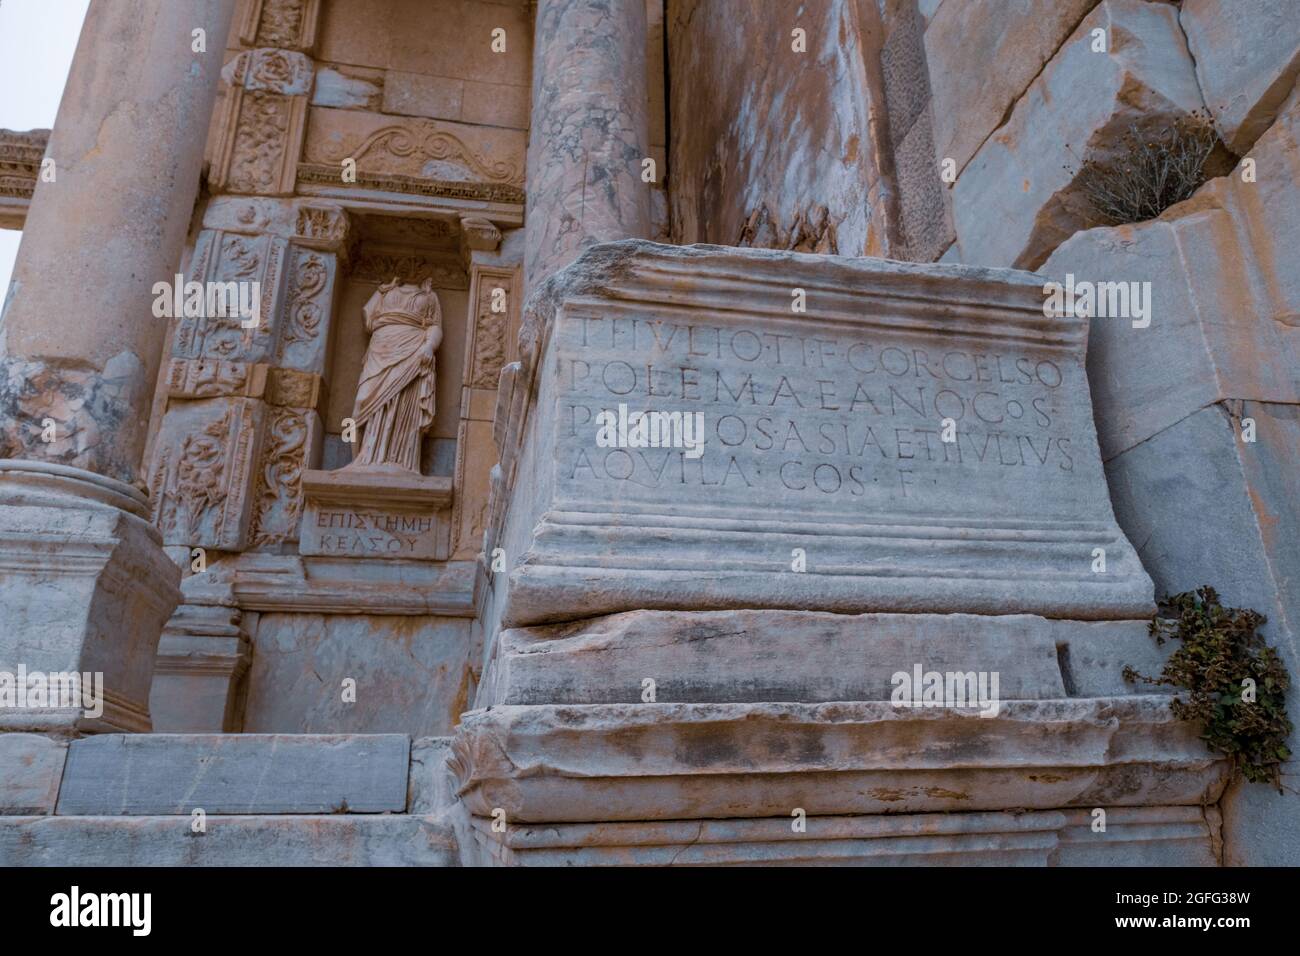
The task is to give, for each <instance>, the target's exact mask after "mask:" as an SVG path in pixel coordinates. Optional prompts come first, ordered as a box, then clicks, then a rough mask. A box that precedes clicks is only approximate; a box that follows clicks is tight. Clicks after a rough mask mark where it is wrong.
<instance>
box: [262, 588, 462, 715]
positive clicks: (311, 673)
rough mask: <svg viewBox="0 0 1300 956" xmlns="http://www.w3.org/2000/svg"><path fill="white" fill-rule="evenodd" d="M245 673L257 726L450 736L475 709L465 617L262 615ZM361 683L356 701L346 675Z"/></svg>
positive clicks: (377, 604)
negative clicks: (468, 710) (471, 701)
mask: <svg viewBox="0 0 1300 956" xmlns="http://www.w3.org/2000/svg"><path fill="white" fill-rule="evenodd" d="M255 644H256V648H257V650H256V653H255V654H254V655H253V660H252V664H251V668H250V670H249V674H248V691H247V694H248V699H247V702H246V704H245V705H244V725H243V727H244V730H245V731H247V732H250V733H282V734H301V733H333V732H347V733H358V734H361V733H410V734H414V735H427V734H446V733H450V731H451V728H452V727H453V726H454V724H455V722H456V719H457V717H458V716H459V715H460V712H461V711H462V710H464V709H465V708H466V707H467V706H468V701H467V699H466V696H467V685H466V652H467V648H468V646H469V620H468V618H465V617H460V618H456V617H431V616H414V615H396V614H392V613H390V612H388V611H387V609H386V608H384V606H383V601H382V596H377V599H376V600H374V601H373V606H372V608H371V613H369V614H361V613H355V612H354V613H351V614H347V613H344V614H286V613H263V614H262V615H261V618H260V620H259V621H258V625H257V634H256V639H255ZM349 679H350V680H351V681H354V682H355V695H354V699H351V700H347V699H345V698H344V693H343V691H344V681H345V680H349Z"/></svg>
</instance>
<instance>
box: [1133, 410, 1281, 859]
mask: <svg viewBox="0 0 1300 956" xmlns="http://www.w3.org/2000/svg"><path fill="white" fill-rule="evenodd" d="M1246 418H1249V419H1251V420H1252V421H1253V422H1254V423H1255V426H1256V429H1257V441H1256V442H1254V443H1245V442H1243V441H1242V440H1241V438H1240V436H1241V423H1242V421H1243V420H1244V419H1246ZM1297 447H1300V406H1297V405H1294V404H1286V405H1282V404H1266V403H1260V402H1244V403H1237V402H1233V403H1225V404H1216V405H1212V406H1210V407H1208V408H1204V409H1201V410H1200V411H1198V412H1195V413H1194V414H1191V415H1189V416H1188V417H1187V418H1185V419H1184V420H1182V421H1180V422H1178V423H1177V424H1175V425H1173V426H1171V427H1169V428H1166V429H1164V430H1163V431H1161V432H1159V433H1158V434H1156V435H1155V436H1153V437H1152V438H1150V439H1148V440H1147V441H1145V442H1142V443H1141V444H1140V445H1137V446H1136V447H1134V448H1131V449H1129V450H1127V451H1124V452H1122V453H1121V454H1119V455H1117V456H1115V458H1113V459H1111V461H1109V462H1108V463H1107V475H1108V477H1109V479H1110V484H1111V496H1112V498H1113V500H1114V502H1115V510H1116V514H1117V516H1118V517H1119V520H1120V523H1121V524H1122V525H1123V526H1124V528H1125V530H1127V531H1128V533H1129V534H1130V535H1132V536H1133V539H1134V540H1135V541H1142V542H1143V545H1142V550H1141V555H1142V561H1143V564H1144V565H1145V566H1146V567H1147V568H1148V569H1149V570H1150V571H1151V574H1152V576H1153V577H1154V578H1155V580H1156V583H1157V585H1158V586H1159V588H1160V590H1161V591H1162V592H1165V593H1177V592H1179V591H1186V590H1190V589H1192V588H1195V587H1199V586H1200V585H1202V584H1207V583H1209V584H1212V585H1213V586H1214V587H1215V588H1216V589H1217V590H1218V591H1219V594H1220V597H1221V599H1222V600H1223V601H1224V603H1226V604H1230V605H1233V606H1236V607H1250V608H1254V609H1255V610H1257V611H1259V612H1260V613H1262V614H1264V615H1265V616H1266V617H1267V618H1268V623H1267V624H1266V625H1265V626H1264V628H1263V629H1262V631H1261V633H1263V635H1264V636H1265V637H1266V638H1267V640H1268V641H1269V642H1270V643H1271V644H1272V645H1273V646H1274V647H1276V648H1277V649H1278V652H1279V654H1280V655H1281V657H1282V660H1283V663H1285V664H1286V666H1287V667H1288V669H1289V670H1290V672H1291V673H1292V674H1293V675H1294V674H1296V673H1297V672H1300V631H1298V630H1297V628H1296V626H1295V623H1294V622H1295V621H1296V620H1300V589H1297V588H1296V587H1295V583H1294V573H1295V572H1294V569H1295V568H1297V567H1300V506H1297V503H1298V502H1300V481H1297V478H1296V475H1295V471H1294V469H1293V468H1292V467H1291V463H1292V462H1293V461H1294V459H1295V449H1296V448H1297ZM1287 709H1288V711H1289V712H1290V713H1291V714H1292V715H1294V714H1296V713H1298V712H1300V687H1298V686H1297V682H1295V681H1294V680H1293V682H1292V688H1291V691H1290V693H1289V694H1288V697H1287ZM1293 719H1294V718H1293ZM1293 737H1294V735H1293ZM1289 746H1290V748H1291V750H1292V753H1293V754H1294V753H1296V752H1300V741H1297V740H1295V739H1292V740H1291V741H1290V743H1289ZM1282 770H1283V780H1284V782H1285V783H1286V785H1287V786H1289V787H1291V788H1292V789H1291V790H1290V791H1288V792H1284V793H1281V794H1279V793H1277V792H1275V791H1273V790H1272V789H1270V788H1268V787H1264V786H1260V785H1257V784H1243V785H1237V786H1234V787H1232V788H1230V790H1229V791H1228V793H1227V794H1226V795H1225V800H1224V804H1223V806H1224V843H1225V857H1226V859H1227V861H1228V862H1229V863H1230V864H1232V865H1277V866H1287V865H1295V863H1296V861H1297V860H1298V859H1300V797H1297V796H1296V794H1295V792H1294V788H1295V786H1296V778H1297V776H1300V762H1298V761H1297V760H1296V759H1295V758H1294V757H1292V759H1291V760H1289V761H1288V762H1287V763H1286V764H1285V765H1284V766H1283V768H1282Z"/></svg>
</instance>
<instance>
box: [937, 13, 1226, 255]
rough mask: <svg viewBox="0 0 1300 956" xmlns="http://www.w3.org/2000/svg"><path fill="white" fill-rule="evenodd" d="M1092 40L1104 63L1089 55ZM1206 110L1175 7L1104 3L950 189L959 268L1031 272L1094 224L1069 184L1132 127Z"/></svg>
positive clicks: (1162, 125)
mask: <svg viewBox="0 0 1300 956" xmlns="http://www.w3.org/2000/svg"><path fill="white" fill-rule="evenodd" d="M1094 29H1102V30H1105V31H1106V36H1107V43H1108V44H1109V46H1108V50H1109V52H1106V53H1100V52H1093V51H1092V48H1091V44H1092V36H1091V33H1092V31H1093V30H1094ZM1203 108H1204V103H1203V101H1202V99H1201V93H1200V88H1199V86H1198V85H1197V83H1196V74H1195V70H1194V69H1193V66H1192V59H1191V57H1190V56H1189V55H1188V53H1187V47H1186V43H1185V42H1184V39H1183V35H1182V31H1181V30H1180V29H1179V27H1178V13H1177V8H1175V7H1172V6H1170V5H1168V4H1163V3H1147V2H1145V0H1104V2H1102V3H1101V4H1099V5H1098V6H1097V7H1096V9H1094V10H1093V11H1092V13H1090V14H1089V15H1088V16H1087V17H1085V18H1084V19H1083V21H1082V22H1081V23H1080V24H1079V26H1078V29H1076V30H1075V31H1074V32H1073V33H1072V34H1071V35H1070V37H1069V39H1068V40H1066V41H1065V43H1064V44H1063V45H1062V46H1061V48H1060V50H1059V51H1058V52H1057V53H1056V55H1055V56H1053V57H1052V59H1051V60H1050V61H1049V62H1048V63H1047V66H1046V67H1044V69H1043V72H1042V73H1041V74H1040V75H1039V76H1038V78H1037V79H1035V80H1034V81H1033V83H1031V84H1030V86H1029V88H1028V90H1027V91H1026V92H1025V94H1024V96H1022V97H1021V98H1020V101H1019V102H1018V103H1017V104H1016V106H1015V109H1014V110H1013V111H1012V113H1011V118H1010V119H1009V120H1008V121H1007V122H1006V123H1005V124H1004V125H1003V126H1002V127H1001V128H999V129H998V130H997V131H996V132H995V133H993V134H992V135H991V136H990V137H989V138H988V140H987V141H986V142H985V143H984V145H983V146H982V147H980V149H979V151H978V152H977V153H976V154H975V156H974V157H973V158H972V159H971V160H970V162H969V163H968V164H967V166H966V168H965V169H964V170H963V171H962V174H961V176H960V177H958V179H957V183H956V185H955V186H954V187H953V192H952V199H953V219H954V221H955V224H956V227H957V242H958V243H959V245H960V246H961V253H962V261H963V262H968V263H977V264H980V265H993V266H1016V267H1019V268H1028V269H1033V268H1037V267H1038V266H1039V265H1041V264H1042V262H1043V260H1044V259H1046V258H1047V257H1048V256H1049V255H1050V254H1051V252H1052V250H1053V249H1055V248H1056V247H1057V246H1058V245H1059V244H1060V243H1062V242H1063V241H1065V240H1066V239H1068V238H1069V237H1070V236H1071V235H1073V234H1074V233H1075V232H1076V231H1078V230H1079V229H1082V228H1085V227H1087V226H1089V225H1092V224H1093V223H1094V222H1095V220H1093V219H1091V216H1092V215H1093V213H1092V212H1091V209H1090V208H1089V206H1088V203H1087V201H1086V200H1085V199H1084V198H1083V197H1082V196H1081V195H1079V194H1078V193H1077V190H1076V189H1075V186H1074V184H1075V180H1076V177H1077V175H1078V173H1077V171H1078V169H1079V166H1080V164H1081V163H1082V162H1083V160H1084V159H1086V158H1095V159H1098V160H1101V161H1104V160H1106V159H1107V158H1108V157H1110V156H1111V155H1113V151H1114V150H1115V149H1116V148H1119V147H1121V146H1122V137H1123V136H1124V134H1126V133H1128V132H1129V130H1130V128H1132V127H1136V128H1138V129H1140V130H1141V129H1153V130H1157V131H1159V130H1164V129H1166V128H1167V127H1168V125H1169V124H1170V123H1171V122H1172V121H1173V120H1174V119H1175V118H1177V117H1179V116H1182V115H1185V114H1188V113H1191V112H1193V111H1194V110H1199V109H1203Z"/></svg>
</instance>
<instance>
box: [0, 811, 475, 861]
mask: <svg viewBox="0 0 1300 956" xmlns="http://www.w3.org/2000/svg"><path fill="white" fill-rule="evenodd" d="M206 825H207V832H206V833H195V832H193V831H192V830H191V827H190V818H189V817H188V816H184V817H177V816H134V817H104V816H97V817H96V816H77V817H66V816H65V817H10V818H7V819H5V818H0V864H3V865H4V866H62V865H66V864H67V862H68V861H69V860H75V861H76V862H77V865H78V866H114V867H121V866H246V867H268V866H458V865H459V859H458V856H457V852H456V840H455V835H454V833H453V831H452V827H451V825H450V824H448V823H445V822H443V821H441V820H435V819H430V818H429V817H419V816H407V815H405V814H402V815H391V816H390V815H385V816H356V815H352V814H331V815H329V816H307V815H303V816H237V817H235V816H225V817H223V816H209V817H208V818H207V824H206Z"/></svg>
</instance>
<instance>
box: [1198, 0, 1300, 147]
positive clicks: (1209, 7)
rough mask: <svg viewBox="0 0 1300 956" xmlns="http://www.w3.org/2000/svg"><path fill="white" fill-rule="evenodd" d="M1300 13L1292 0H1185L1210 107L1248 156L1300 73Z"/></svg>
mask: <svg viewBox="0 0 1300 956" xmlns="http://www.w3.org/2000/svg"><path fill="white" fill-rule="evenodd" d="M1298 14H1300V11H1297V10H1296V8H1295V4H1294V3H1292V2H1291V0H1240V2H1237V3H1232V4H1225V3H1219V2H1216V0H1185V2H1184V3H1183V5H1182V12H1181V13H1180V14H1179V22H1180V23H1181V24H1182V27H1183V31H1184V32H1185V33H1186V34H1187V46H1188V49H1190V50H1191V53H1192V56H1193V57H1194V58H1195V59H1196V76H1197V79H1199V80H1200V82H1201V90H1202V92H1203V93H1204V94H1205V102H1206V105H1207V106H1208V107H1209V108H1210V112H1211V113H1212V114H1213V115H1214V121H1215V125H1216V126H1217V127H1218V129H1219V135H1220V137H1222V139H1223V141H1224V143H1225V144H1227V147H1228V148H1229V149H1230V150H1232V151H1233V152H1234V153H1237V154H1238V155H1242V154H1244V153H1245V152H1246V151H1247V150H1249V149H1250V147H1251V145H1252V144H1253V143H1254V142H1255V140H1257V139H1258V138H1259V136H1260V134H1261V133H1263V132H1264V130H1266V129H1267V128H1268V126H1269V124H1270V123H1272V122H1273V118H1274V117H1275V116H1276V115H1277V110H1278V107H1279V106H1280V105H1281V103H1282V101H1283V100H1285V99H1286V97H1287V95H1288V94H1289V93H1290V92H1291V89H1292V88H1293V87H1294V86H1295V83H1296V77H1297V76H1300V15H1298Z"/></svg>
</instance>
